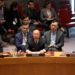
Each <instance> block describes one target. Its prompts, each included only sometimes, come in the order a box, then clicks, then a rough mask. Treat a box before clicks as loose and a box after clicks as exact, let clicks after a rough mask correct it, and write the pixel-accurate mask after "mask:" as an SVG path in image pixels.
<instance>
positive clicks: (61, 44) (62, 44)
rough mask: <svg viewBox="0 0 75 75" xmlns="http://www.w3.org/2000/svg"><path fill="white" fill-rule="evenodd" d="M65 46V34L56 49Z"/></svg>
mask: <svg viewBox="0 0 75 75" xmlns="http://www.w3.org/2000/svg"><path fill="white" fill-rule="evenodd" d="M62 46H64V33H62V35H61V37H60V42H59V43H58V44H56V47H57V48H59V47H62Z"/></svg>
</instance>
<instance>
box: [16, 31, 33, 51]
mask: <svg viewBox="0 0 75 75" xmlns="http://www.w3.org/2000/svg"><path fill="white" fill-rule="evenodd" d="M31 37H32V33H31V32H28V34H27V40H28V38H31ZM22 42H23V34H22V32H19V33H17V34H16V36H15V43H16V47H17V50H22V51H25V50H26V48H27V45H26V46H23V45H22Z"/></svg>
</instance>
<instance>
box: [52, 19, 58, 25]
mask: <svg viewBox="0 0 75 75" xmlns="http://www.w3.org/2000/svg"><path fill="white" fill-rule="evenodd" d="M54 22H58V23H59V21H58V20H56V19H54V20H52V22H51V24H52V23H54Z"/></svg>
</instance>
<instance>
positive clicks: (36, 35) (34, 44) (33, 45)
mask: <svg viewBox="0 0 75 75" xmlns="http://www.w3.org/2000/svg"><path fill="white" fill-rule="evenodd" d="M26 52H27V53H30V54H32V53H39V54H40V53H41V54H42V53H45V52H46V50H45V40H44V38H43V37H42V36H41V33H40V31H39V30H34V31H33V33H32V38H29V39H28V49H27V50H26Z"/></svg>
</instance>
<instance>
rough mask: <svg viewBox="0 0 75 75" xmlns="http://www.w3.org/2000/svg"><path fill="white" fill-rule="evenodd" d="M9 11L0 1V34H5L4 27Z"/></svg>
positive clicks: (1, 0)
mask: <svg viewBox="0 0 75 75" xmlns="http://www.w3.org/2000/svg"><path fill="white" fill-rule="evenodd" d="M8 18H9V10H8V8H7V7H6V6H5V1H4V0H0V33H1V34H3V33H5V32H7V30H6V27H5V26H7V25H8Z"/></svg>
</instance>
